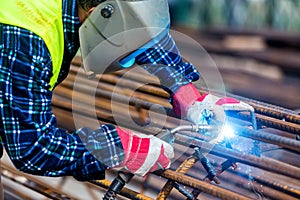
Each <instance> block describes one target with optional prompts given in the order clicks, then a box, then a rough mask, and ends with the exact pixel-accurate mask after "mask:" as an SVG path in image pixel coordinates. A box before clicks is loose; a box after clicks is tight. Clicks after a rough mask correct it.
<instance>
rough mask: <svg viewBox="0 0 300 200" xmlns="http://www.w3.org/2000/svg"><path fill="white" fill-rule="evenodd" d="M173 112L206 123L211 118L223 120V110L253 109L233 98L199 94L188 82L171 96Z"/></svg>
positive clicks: (222, 121) (190, 119)
mask: <svg viewBox="0 0 300 200" xmlns="http://www.w3.org/2000/svg"><path fill="white" fill-rule="evenodd" d="M172 104H173V110H174V112H175V114H177V115H179V116H183V117H186V118H187V119H188V120H189V121H191V122H193V123H195V124H200V125H206V124H210V123H211V120H216V121H218V122H220V123H224V121H225V118H226V116H225V111H254V109H253V107H252V106H250V105H249V104H246V103H244V102H240V101H238V100H236V99H234V98H228V97H227V98H220V97H217V96H214V95H212V94H204V95H202V96H201V95H200V94H199V92H198V91H197V89H196V88H195V86H194V85H193V84H192V83H190V84H187V85H184V86H181V87H180V88H179V90H178V91H177V92H176V93H175V94H174V95H173V98H172Z"/></svg>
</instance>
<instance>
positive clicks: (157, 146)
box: [117, 128, 174, 176]
mask: <svg viewBox="0 0 300 200" xmlns="http://www.w3.org/2000/svg"><path fill="white" fill-rule="evenodd" d="M117 132H118V135H119V137H120V140H121V143H122V145H123V148H124V153H125V156H124V161H123V163H122V165H121V166H123V167H124V168H125V169H126V170H128V171H130V172H131V173H133V174H135V175H139V176H145V175H146V174H147V173H149V172H153V171H156V170H159V169H166V168H169V167H170V165H171V159H172V158H173V157H174V150H173V147H172V146H171V145H170V144H168V143H166V142H164V141H162V140H160V139H159V138H157V137H154V136H152V135H144V134H140V133H133V132H131V131H127V130H123V129H120V128H117Z"/></svg>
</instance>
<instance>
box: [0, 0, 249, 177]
mask: <svg viewBox="0 0 300 200" xmlns="http://www.w3.org/2000/svg"><path fill="white" fill-rule="evenodd" d="M0 1H2V2H1V9H0V87H1V89H0V97H1V98H0V112H1V122H0V134H1V139H2V144H3V146H4V147H5V150H6V152H7V154H8V156H9V158H10V159H11V161H12V162H13V164H14V165H15V167H16V168H17V169H19V170H21V171H23V172H26V173H30V174H34V175H42V176H73V177H75V178H76V179H77V180H80V181H84V180H91V179H103V178H104V172H105V170H107V169H111V168H115V167H123V168H125V169H127V170H129V171H130V172H132V173H134V174H137V175H141V176H144V175H145V174H147V173H149V172H152V171H155V170H157V169H165V168H168V167H169V166H170V163H171V159H172V158H173V155H174V152H173V147H172V146H171V145H169V144H167V143H165V142H163V141H162V140H160V139H158V138H156V137H154V136H146V135H143V134H140V133H135V132H133V131H130V130H127V129H123V128H119V127H117V126H114V125H111V124H106V125H102V126H100V127H99V128H98V129H96V130H91V129H90V128H88V127H82V128H80V129H79V130H77V131H75V132H74V133H67V132H66V131H65V130H63V129H60V128H58V127H57V121H56V117H55V115H53V113H52V109H51V106H52V105H51V98H52V93H53V90H54V89H55V86H57V85H58V84H59V83H61V82H62V81H63V80H64V79H65V78H66V76H67V74H68V72H69V68H70V62H71V60H72V59H73V57H74V56H75V55H76V53H77V51H78V49H79V46H81V47H82V49H81V50H82V56H83V62H84V66H85V68H86V70H87V71H89V72H94V73H102V72H111V71H115V70H119V69H122V68H125V67H130V66H132V63H133V62H134V63H136V64H138V65H140V66H143V67H144V69H146V70H147V71H149V72H150V73H151V74H153V75H155V76H157V77H158V78H159V79H160V80H162V81H164V82H166V80H168V83H167V85H168V86H167V87H163V88H164V89H165V90H166V91H168V92H169V93H170V101H171V104H172V105H173V108H174V112H175V114H177V115H178V116H181V117H183V118H186V119H188V120H190V121H191V122H193V123H195V124H207V123H209V121H210V120H211V119H212V118H214V117H217V118H218V119H219V120H224V110H226V109H243V108H244V107H247V108H248V106H249V105H247V104H243V103H242V102H238V101H237V100H235V99H220V98H218V97H215V96H212V95H211V94H208V95H204V96H201V95H200V94H199V93H198V91H197V89H196V88H195V86H194V85H193V83H192V82H193V81H196V80H198V79H199V73H198V71H197V70H196V68H195V67H194V66H193V65H192V64H190V63H187V62H184V61H183V59H182V58H181V56H180V53H179V51H178V49H177V48H176V45H175V43H174V40H173V39H172V37H171V35H170V34H169V31H168V28H169V27H170V19H169V13H168V5H167V0H140V1H125V0H124V1H118V0H108V1H103V0H62V1H61V0H53V1H49V0H39V1H32V0H22V1H21V0H10V1H4V0H0ZM148 27H149V28H148ZM150 27H155V28H153V29H151V28H150ZM133 30H137V35H134V39H132V38H130V36H128V35H132V33H135V32H134V31H133ZM139 31H144V32H143V33H141V32H139ZM126 32H128V33H130V34H125V35H124V34H122V33H126ZM119 34H121V36H120V37H116V38H114V36H115V35H116V36H118V35H119ZM120 38H121V39H120ZM121 40H122V41H121ZM118 41H121V42H120V43H118ZM124 41H125V42H126V44H125V45H122V44H123V43H122V42H124ZM128 41H129V42H128ZM116 47H118V48H116ZM118 49H119V50H118ZM110 50H115V51H113V52H112V51H110ZM110 59H115V61H114V62H111V63H106V62H107V60H110ZM157 65H159V66H160V67H158V68H157V67H153V68H152V66H157ZM103 66H105V69H103ZM162 66H163V67H162ZM154 69H155V70H154ZM86 146H89V149H90V148H92V149H93V151H92V152H91V151H88V150H87V148H86Z"/></svg>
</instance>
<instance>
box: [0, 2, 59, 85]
mask: <svg viewBox="0 0 300 200" xmlns="http://www.w3.org/2000/svg"><path fill="white" fill-rule="evenodd" d="M0 5H1V6H0V22H1V23H4V24H9V25H14V26H18V27H21V28H25V29H27V30H30V31H32V32H33V33H35V34H37V35H38V36H40V37H41V38H42V39H43V40H44V41H45V43H46V45H47V48H48V50H49V52H50V55H51V58H52V77H51V79H50V83H49V84H50V85H51V90H52V89H53V87H54V85H55V83H56V81H57V78H58V75H59V72H60V68H61V64H62V60H63V54H64V33H63V22H62V0H0Z"/></svg>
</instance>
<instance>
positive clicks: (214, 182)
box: [28, 60, 300, 199]
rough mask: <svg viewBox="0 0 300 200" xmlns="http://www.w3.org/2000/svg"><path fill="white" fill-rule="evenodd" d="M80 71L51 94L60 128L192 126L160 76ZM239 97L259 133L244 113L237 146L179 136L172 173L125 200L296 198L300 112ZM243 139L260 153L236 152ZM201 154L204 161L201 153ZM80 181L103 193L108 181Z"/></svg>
mask: <svg viewBox="0 0 300 200" xmlns="http://www.w3.org/2000/svg"><path fill="white" fill-rule="evenodd" d="M79 66H80V61H78V60H74V62H73V65H72V67H71V72H70V74H69V76H68V78H67V79H66V80H65V81H64V82H63V83H62V84H61V85H60V86H58V87H57V88H56V89H55V90H54V95H53V112H54V114H55V115H56V116H57V118H58V123H59V126H60V127H62V128H65V129H68V130H69V131H70V132H72V131H74V130H76V129H77V128H80V126H87V127H90V128H96V127H97V126H99V125H100V124H104V123H112V124H116V125H118V126H122V127H125V128H129V129H132V130H134V131H139V132H143V133H146V134H156V133H157V131H158V130H159V129H160V128H174V127H176V126H178V125H179V124H189V122H188V121H185V120H182V119H179V118H178V117H176V116H174V114H173V113H172V107H171V105H170V104H169V102H168V97H169V96H168V93H166V92H165V91H164V90H163V89H161V88H160V86H159V82H158V81H157V79H156V78H154V77H151V76H149V75H146V74H139V72H138V71H135V70H130V71H121V72H117V73H114V74H107V75H102V76H96V77H92V78H88V76H87V75H86V74H85V73H84V72H83V69H81V68H79ZM147 83H151V84H147ZM199 92H200V93H203V92H204V90H199ZM235 97H236V96H235ZM237 98H239V97H237ZM241 99H242V100H243V101H246V102H247V103H249V104H251V105H253V106H254V108H255V110H256V116H257V119H258V130H253V129H251V127H250V126H249V123H250V122H249V119H250V115H248V114H247V113H239V114H237V115H232V116H231V118H232V119H233V120H237V121H238V124H237V125H236V127H235V128H236V130H238V131H237V136H236V137H238V138H239V139H238V140H239V141H238V142H236V141H235V144H236V145H233V147H228V146H226V145H224V144H222V143H220V144H217V145H213V144H211V143H210V142H209V141H207V136H204V135H202V134H200V133H199V134H195V133H191V132H188V131H186V132H180V133H178V134H176V142H175V146H174V147H175V153H176V156H175V158H176V159H175V160H174V162H173V164H172V166H171V168H170V169H168V170H165V171H157V172H155V173H152V174H150V175H149V177H150V178H144V179H143V180H142V182H141V180H140V179H133V180H132V182H133V184H134V182H135V181H136V182H137V183H141V185H147V189H134V188H132V187H125V188H123V190H122V192H121V193H120V195H121V196H124V197H127V198H129V199H167V198H170V199H197V198H199V199H262V198H264V199H299V198H300V185H299V181H300V168H299V167H300V161H299V158H298V155H299V152H300V142H299V141H298V140H297V135H299V134H300V123H299V115H297V114H295V113H293V112H292V111H289V110H286V109H281V108H279V107H276V106H273V105H269V104H265V103H261V102H258V101H252V100H251V99H243V98H241ZM283 119H284V120H283ZM95 121H96V122H97V123H96V124H95ZM239 142H240V143H241V144H242V143H243V144H245V143H246V144H249V145H250V144H251V145H252V144H253V143H254V142H258V145H259V147H260V156H257V155H254V154H252V151H251V149H249V148H250V147H249V148H244V149H243V148H241V149H239V148H237V146H238V144H239ZM251 145H250V146H251ZM199 149H201V153H202V154H203V155H202V154H201V155H202V156H199V155H198V156H196V155H197V154H196V153H195V152H197V150H199ZM204 158H205V159H207V160H205V159H204ZM204 161H205V162H204ZM205 163H206V164H205ZM201 164H202V165H201ZM209 175H212V176H209ZM208 177H211V178H208ZM28 179H29V178H28ZM151 180H152V181H151ZM82 184H89V186H90V185H92V187H95V188H99V191H100V188H102V189H103V188H104V189H106V188H107V187H108V186H109V184H110V181H109V180H97V181H91V182H89V183H82ZM143 190H145V191H143ZM101 191H103V190H101ZM147 191H152V192H147ZM145 193H147V194H145ZM99 198H101V197H100V195H99Z"/></svg>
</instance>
